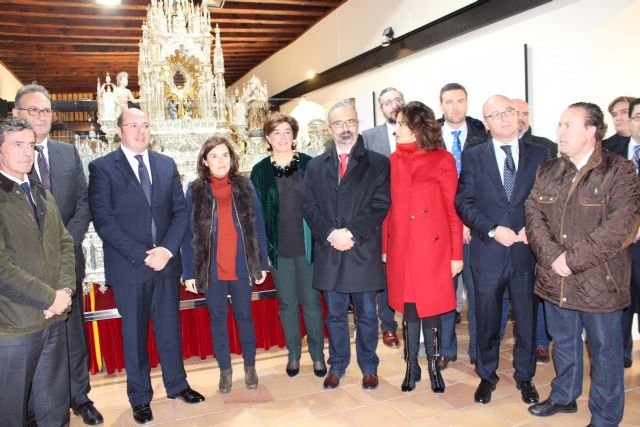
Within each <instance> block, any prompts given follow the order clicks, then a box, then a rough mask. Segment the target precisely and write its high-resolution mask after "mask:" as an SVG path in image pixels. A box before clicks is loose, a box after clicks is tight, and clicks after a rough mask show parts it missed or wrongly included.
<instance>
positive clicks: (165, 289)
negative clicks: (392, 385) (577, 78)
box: [0, 83, 640, 426]
mask: <svg viewBox="0 0 640 427" xmlns="http://www.w3.org/2000/svg"><path fill="white" fill-rule="evenodd" d="M21 91H22V92H19V95H20V94H21V95H20V96H17V97H16V109H15V110H14V116H16V117H18V118H12V119H7V120H4V121H2V122H0V190H2V191H0V198H1V199H0V201H2V205H3V208H2V211H1V213H0V215H2V223H1V224H2V232H1V233H0V236H1V239H2V240H1V241H0V259H1V260H2V263H0V264H1V265H2V266H1V267H0V308H1V309H2V310H0V313H2V314H1V317H0V325H1V327H0V362H2V363H0V379H1V380H2V382H3V384H9V385H10V387H11V388H12V389H13V390H15V391H17V392H16V393H11V396H10V398H7V399H5V398H4V397H3V399H1V400H0V413H3V414H9V415H8V417H7V418H5V421H7V422H8V425H22V424H25V423H26V422H28V421H30V420H31V421H35V422H36V423H38V424H42V425H49V424H60V425H63V424H65V423H68V418H69V411H68V408H69V407H71V408H72V409H73V410H74V412H76V413H78V414H80V415H81V416H82V417H83V421H84V422H85V423H87V424H99V423H101V422H102V421H103V420H102V416H101V414H100V413H99V412H98V411H97V409H96V408H95V407H94V406H93V403H92V402H91V401H90V400H88V397H87V392H88V391H89V384H88V377H87V379H86V381H84V382H83V385H82V390H81V391H80V392H74V387H73V383H74V381H75V380H76V378H78V377H77V376H76V374H75V373H74V372H75V370H71V367H72V365H73V364H74V363H75V364H76V365H77V366H80V368H82V369H84V371H85V374H86V346H85V344H84V342H82V346H83V348H84V359H80V361H79V362H72V360H75V359H74V358H73V357H72V351H71V345H67V341H69V343H70V342H71V340H72V336H73V337H76V338H77V335H80V336H82V331H81V325H82V319H81V313H82V308H81V307H80V306H77V304H79V302H73V309H71V308H72V301H76V300H77V298H78V297H77V296H75V297H74V294H75V295H77V294H78V292H75V291H76V289H77V288H78V287H77V284H76V279H77V281H80V280H81V279H82V272H81V271H78V272H77V274H76V272H75V271H74V265H75V266H76V267H77V266H82V265H83V262H82V261H81V252H78V253H76V254H74V250H73V249H74V244H73V242H74V241H75V242H76V248H78V244H79V242H81V239H82V235H83V234H84V232H85V231H86V228H87V225H88V222H89V217H91V219H92V220H93V223H94V227H95V229H96V231H97V233H98V234H99V236H100V237H101V239H102V241H103V247H104V262H105V272H106V279H107V281H108V283H109V285H110V286H111V287H112V289H113V293H114V296H115V301H116V306H117V308H118V311H119V313H120V315H121V316H122V334H123V346H124V355H125V363H126V369H127V394H128V397H129V401H130V403H131V407H132V413H133V418H134V420H135V421H136V422H138V423H141V424H142V423H146V422H149V421H151V420H152V419H153V414H152V411H151V406H150V402H151V400H152V397H153V388H152V385H151V381H150V376H149V375H150V367H149V360H148V351H147V328H148V323H149V320H151V321H152V324H153V330H154V335H155V339H156V343H157V348H158V354H159V357H160V362H161V368H162V378H163V382H164V386H165V390H166V392H167V397H168V398H170V399H181V400H183V401H184V402H185V403H189V404H193V403H199V402H202V401H204V400H205V397H204V396H202V395H201V394H200V393H198V392H197V391H195V390H193V389H192V388H191V387H190V385H189V383H188V382H187V379H186V373H185V370H184V364H183V361H182V354H181V346H180V342H181V337H180V320H179V315H178V304H179V296H178V291H179V285H178V284H179V282H180V278H181V277H182V279H183V281H184V285H185V286H186V289H187V291H189V292H194V293H202V294H204V296H205V298H206V301H207V305H208V309H209V314H210V320H211V332H212V337H213V347H214V352H215V356H216V359H217V361H218V364H219V369H220V377H219V384H218V389H219V391H220V393H229V392H230V391H231V389H232V385H233V370H232V364H231V357H230V348H229V335H228V329H227V317H228V309H229V301H228V297H229V296H230V297H231V307H232V310H233V314H234V316H235V319H236V321H237V324H238V331H239V335H240V342H241V346H242V358H243V364H244V383H245V386H246V388H248V389H250V390H252V389H256V388H257V387H258V382H259V379H258V373H257V371H256V367H255V365H256V338H255V331H254V325H253V320H252V316H251V293H252V290H253V286H254V285H260V284H262V283H263V282H264V280H265V278H266V275H267V272H269V271H270V272H271V275H272V277H273V280H274V283H275V286H276V289H277V296H278V301H279V310H280V312H279V313H280V320H281V323H282V327H283V331H284V334H285V342H286V346H287V350H288V361H287V365H286V367H285V371H286V373H287V374H288V375H289V376H290V377H294V376H296V375H297V374H298V373H299V372H300V363H301V362H300V360H301V358H302V338H301V330H300V310H301V311H302V318H303V319H304V327H305V329H306V334H307V345H308V351H309V355H310V358H311V362H312V365H313V372H314V374H315V375H316V376H318V377H321V378H324V383H323V385H324V388H325V389H335V388H337V387H339V386H340V381H341V378H342V377H343V375H344V374H345V372H346V370H347V368H348V366H349V364H350V360H351V352H350V348H351V340H350V337H351V336H350V332H349V321H348V318H349V317H348V313H349V311H350V306H351V307H352V309H353V318H354V321H355V326H356V329H357V334H356V339H355V347H356V359H357V364H358V367H359V369H360V371H361V372H362V383H361V384H362V387H363V389H365V390H373V389H375V388H377V387H378V384H379V378H378V365H379V358H378V356H377V354H376V349H377V345H378V341H379V331H378V317H381V318H385V317H386V318H387V320H386V321H384V320H383V322H382V323H383V326H382V328H383V342H384V343H385V344H387V345H390V346H394V345H397V344H398V339H397V336H396V327H397V326H396V324H395V322H394V321H393V319H392V318H393V315H394V313H393V311H396V312H399V313H401V314H402V326H403V328H402V329H403V337H404V339H403V341H404V346H405V348H404V357H405V361H406V374H405V376H404V379H403V381H402V384H401V385H400V387H401V389H402V390H403V391H406V392H410V391H412V390H414V389H415V388H416V383H417V382H419V381H420V380H421V377H422V370H421V368H420V363H419V348H420V342H421V335H422V336H423V340H424V342H425V348H426V354H427V372H428V375H429V378H430V386H431V389H432V391H433V392H435V393H442V392H444V391H445V382H444V379H443V377H442V374H441V370H442V369H446V367H447V365H448V363H449V362H453V361H455V360H456V358H457V348H456V340H455V310H456V290H455V287H456V282H457V278H458V277H459V276H462V277H463V280H464V285H465V287H466V289H467V295H468V301H469V313H468V315H469V328H470V338H471V342H470V346H469V356H470V359H471V362H472V364H474V365H475V368H476V372H477V374H478V376H479V377H480V380H481V381H480V383H479V385H478V388H477V390H476V392H475V395H474V399H475V401H476V402H478V403H482V404H487V403H489V402H490V401H491V396H492V392H493V390H494V389H495V387H496V384H497V383H498V381H499V379H500V378H499V377H498V375H497V374H496V371H497V368H498V362H499V348H500V337H501V328H502V319H503V317H504V316H503V300H504V296H505V292H508V296H509V300H510V304H511V307H512V314H513V316H514V317H515V320H516V322H515V348H514V368H515V370H514V380H515V383H516V387H517V388H518V389H519V390H520V392H521V396H522V400H523V401H524V402H525V403H527V404H532V406H530V407H529V412H530V413H532V414H533V415H537V416H548V415H553V414H555V413H557V412H575V411H576V408H577V407H576V399H577V398H578V396H579V395H580V394H581V382H580V380H581V379H582V336H581V333H582V330H583V328H584V329H586V332H587V339H588V343H589V346H590V348H591V357H592V375H591V376H592V387H591V392H590V397H589V407H590V409H591V412H592V420H591V423H592V424H593V425H598V426H601V425H604V426H609V425H617V424H618V423H619V422H620V420H621V418H622V414H623V409H624V387H623V379H622V371H623V358H622V356H621V354H622V347H623V344H622V343H623V333H622V323H623V320H622V310H623V309H624V308H625V307H626V306H627V305H629V281H630V275H631V264H630V258H629V254H628V251H627V248H628V247H629V246H630V245H631V244H633V243H634V242H635V241H637V239H638V226H639V224H640V179H638V162H639V161H640V156H639V155H638V153H640V149H637V148H636V147H639V146H640V145H639V143H640V123H639V122H640V103H638V102H636V101H633V102H631V104H630V106H629V113H628V114H629V117H630V118H629V120H628V121H629V123H632V128H633V129H636V128H637V129H636V131H637V134H636V133H634V134H633V135H632V138H633V140H634V141H635V142H634V145H631V144H630V143H628V146H627V147H626V149H627V151H626V153H633V154H632V155H631V156H630V157H629V156H626V153H622V154H623V156H624V157H627V158H629V159H631V160H632V162H628V161H626V160H625V159H624V158H623V156H618V155H615V154H612V153H610V152H609V151H607V150H604V149H603V148H602V142H601V141H602V138H603V136H604V133H605V130H606V125H605V124H604V117H603V113H602V111H601V110H600V109H599V107H597V106H596V105H594V104H590V103H576V104H572V105H570V106H569V107H568V108H567V110H566V111H565V112H564V113H563V114H562V117H561V118H560V121H559V126H558V138H559V149H560V153H561V154H562V156H561V157H560V158H554V157H555V153H554V152H553V149H554V148H555V146H554V145H553V144H552V143H551V144H552V146H549V142H547V141H545V140H542V139H539V138H538V139H536V138H537V137H534V136H533V135H531V132H530V129H524V126H521V125H520V124H521V123H520V122H524V121H526V124H527V126H526V127H527V128H528V118H527V116H528V106H527V105H526V103H525V102H524V101H520V100H512V99H510V98H508V97H506V96H503V95H494V96H492V97H491V98H489V99H488V100H487V101H486V102H485V103H484V105H483V108H482V113H483V122H484V123H482V122H480V121H478V120H476V119H473V118H471V117H468V116H467V115H466V107H467V92H466V89H465V88H464V87H463V86H462V85H459V84H457V83H451V84H448V85H445V86H444V87H443V88H442V90H441V93H440V101H441V108H442V111H443V118H442V119H440V120H437V119H436V116H435V113H434V111H433V110H432V109H431V108H429V107H428V106H426V105H425V104H423V103H421V102H419V101H412V102H409V103H406V104H405V101H404V97H403V95H402V93H401V92H399V91H398V90H396V89H394V88H387V89H385V90H383V91H382V92H381V93H380V95H379V98H378V101H379V104H380V109H381V111H382V112H383V115H384V116H385V119H386V122H385V123H384V124H383V125H381V126H378V127H376V128H373V129H372V130H369V131H365V132H364V133H363V134H362V135H360V133H359V120H358V115H357V112H356V110H355V108H354V106H353V105H352V104H351V103H350V102H347V101H341V102H338V103H336V104H335V105H334V106H333V107H332V108H331V109H330V110H329V113H328V124H329V129H330V131H331V134H332V137H333V143H332V144H331V145H330V146H329V147H328V149H327V150H326V152H325V153H323V154H321V155H319V156H317V157H315V158H310V157H309V156H307V155H305V154H304V153H300V152H298V151H296V149H295V140H296V136H297V133H298V124H297V122H296V120H295V119H294V118H293V117H290V116H287V115H283V114H279V113H274V114H272V115H271V116H269V117H268V119H267V120H266V122H265V123H264V127H263V134H264V138H265V140H266V143H267V144H268V146H269V150H270V151H271V154H270V156H268V157H267V158H265V159H263V160H262V161H260V162H259V163H257V164H256V165H255V166H254V168H253V170H252V172H251V176H250V178H247V177H244V176H243V175H241V174H240V173H239V159H238V156H237V154H236V153H235V152H234V149H233V146H232V144H230V142H229V141H228V140H226V139H225V138H220V137H212V138H210V139H208V140H207V141H206V142H205V143H204V144H203V146H202V148H201V150H200V152H199V154H198V158H197V178H196V179H195V180H194V181H193V182H192V183H190V184H189V186H188V190H187V193H186V196H185V195H184V194H183V191H182V185H181V183H180V179H179V175H178V171H177V168H176V165H175V163H174V161H173V160H172V159H170V158H169V157H167V156H165V155H163V154H160V153H157V152H154V151H152V150H150V149H149V144H150V122H149V119H148V117H147V115H146V114H145V113H144V112H143V111H141V110H139V109H135V108H132V109H127V110H125V111H123V112H122V114H121V115H120V116H119V117H118V120H117V126H118V130H117V132H118V135H119V136H120V139H121V146H120V148H119V149H117V150H115V151H114V152H112V153H109V154H107V155H105V156H103V157H101V158H99V159H96V160H94V161H93V162H91V164H90V165H89V171H90V179H89V185H88V191H87V185H86V180H85V177H84V173H83V172H82V168H81V165H80V166H78V162H79V157H78V156H77V151H75V152H74V150H73V147H72V146H69V153H67V156H66V160H65V161H70V159H75V161H74V162H71V163H68V164H66V165H65V166H64V170H65V172H63V173H62V174H60V175H57V174H55V173H52V171H53V170H54V167H59V166H60V164H62V163H63V160H54V159H56V157H55V155H54V153H55V151H54V150H57V149H58V148H57V145H56V144H54V143H52V141H51V140H49V141H48V145H47V144H46V135H47V134H48V132H49V130H50V126H51V104H50V98H49V96H48V93H47V92H46V90H45V89H44V88H42V87H41V86H37V85H29V86H27V87H25V88H23V89H21ZM27 95H28V96H27ZM525 110H526V111H525ZM525 113H526V114H525ZM20 117H22V118H24V119H27V120H21V119H20ZM46 119H48V127H47V126H44V127H43V128H42V129H40V128H39V126H41V127H42V126H43V123H41V122H46ZM525 119H526V120H525ZM44 125H46V123H44ZM45 128H46V129H45ZM485 129H486V130H485ZM45 130H46V132H44V131H45ZM43 132H44V135H45V138H44V141H45V146H48V153H47V152H45V156H44V157H43V158H42V160H41V158H40V156H41V154H42V148H40V149H39V148H38V146H39V145H41V144H42V141H43V138H42V137H41V136H42V134H43ZM527 132H528V135H527ZM621 150H622V149H621ZM36 152H37V153H38V155H37V161H36ZM54 162H55V163H54ZM58 162H60V164H59V163H58ZM34 163H35V165H36V166H35V167H34ZM66 175H69V176H73V177H74V180H75V181H74V184H73V185H76V186H77V188H76V189H75V190H74V192H73V193H74V196H73V197H71V198H72V199H73V201H71V200H69V198H68V197H65V196H64V195H63V194H64V192H63V190H61V187H60V186H61V183H62V182H63V178H62V176H66ZM64 186H65V187H64V188H65V190H64V191H71V189H73V188H75V187H73V186H72V184H71V181H68V182H66V183H65V184H64ZM52 193H53V194H52ZM59 194H60V195H59ZM52 195H53V197H51V196H52ZM56 205H58V206H56ZM68 206H74V208H73V209H71V212H74V211H75V216H74V215H72V214H65V213H64V212H66V211H65V209H67V208H66V207H68ZM5 207H6V208H5ZM58 211H59V212H60V213H58ZM89 213H90V215H89ZM60 214H62V217H61V216H60ZM69 216H70V217H71V218H72V219H68V220H65V217H69ZM63 224H64V226H63ZM67 230H68V231H67ZM69 233H70V234H69ZM74 258H75V260H74ZM74 261H75V263H74ZM74 278H76V279H74ZM534 295H537V296H539V297H540V298H541V299H542V300H544V303H543V304H542V305H540V307H538V303H537V302H536V300H535V299H534ZM321 296H323V297H324V302H325V305H326V316H325V324H326V327H327V332H328V336H329V351H328V353H329V358H328V360H326V361H325V354H324V328H323V306H322V302H321V299H322V298H321ZM542 307H544V308H542ZM69 310H71V314H70V316H73V315H74V313H75V314H77V315H78V317H79V320H78V321H77V322H76V323H74V324H73V325H74V327H75V328H76V329H77V328H78V327H79V328H80V332H72V330H71V328H72V324H71V320H70V319H69V320H66V321H65V319H66V316H67V313H68V312H69ZM541 311H544V313H545V314H546V319H547V326H546V329H548V331H549V334H550V335H551V337H552V339H553V341H554V351H553V355H554V362H555V365H556V372H557V376H556V378H554V380H553V381H552V383H551V394H550V396H549V398H548V399H546V400H544V401H543V402H539V396H538V392H537V390H536V388H535V386H534V384H533V382H532V379H533V377H534V375H535V367H536V341H535V337H536V330H537V329H538V327H539V320H538V319H539V316H538V314H539V312H541ZM384 313H386V314H384ZM389 313H390V316H389ZM389 317H391V319H388V318H389ZM63 325H66V333H65V330H64V327H63ZM61 328H62V329H61ZM543 329H544V328H543ZM547 345H548V344H547ZM26 356H28V357H26ZM25 357H26V359H27V360H26V361H25V360H24V359H25ZM82 369H80V370H82ZM76 370H77V369H76ZM78 375H80V374H78ZM70 379H71V386H70ZM67 390H71V393H69V392H68V391H67ZM45 393H46V394H47V395H48V396H54V397H55V399H44V398H42V396H44V394H45ZM17 408H22V409H17Z"/></svg>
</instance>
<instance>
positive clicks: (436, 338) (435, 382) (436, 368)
mask: <svg viewBox="0 0 640 427" xmlns="http://www.w3.org/2000/svg"><path fill="white" fill-rule="evenodd" d="M431 332H432V333H433V355H431V357H429V379H430V380H431V390H432V391H433V392H434V393H444V389H445V384H444V379H443V378H442V374H441V373H440V365H439V364H438V360H439V359H440V330H439V328H431Z"/></svg>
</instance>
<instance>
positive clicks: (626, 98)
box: [607, 96, 635, 114]
mask: <svg viewBox="0 0 640 427" xmlns="http://www.w3.org/2000/svg"><path fill="white" fill-rule="evenodd" d="M634 99H635V98H634V97H632V96H618V97H616V98H615V99H614V100H613V101H611V102H610V103H609V106H608V107H607V110H608V111H609V114H613V107H615V106H616V104H617V103H618V102H626V103H627V104H631V101H633V100H634Z"/></svg>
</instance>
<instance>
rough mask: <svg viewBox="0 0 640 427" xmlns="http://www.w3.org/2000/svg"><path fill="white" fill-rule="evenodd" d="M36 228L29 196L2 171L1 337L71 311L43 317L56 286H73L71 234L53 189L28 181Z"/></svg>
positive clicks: (44, 325)
mask: <svg viewBox="0 0 640 427" xmlns="http://www.w3.org/2000/svg"><path fill="white" fill-rule="evenodd" d="M30 184H31V188H32V192H33V195H34V199H35V200H36V206H37V208H38V215H39V217H40V221H41V223H42V224H43V227H42V232H41V231H40V229H39V228H38V225H37V224H36V222H35V220H34V218H33V211H32V209H31V206H30V205H29V202H28V201H27V198H26V197H25V195H24V193H23V192H22V190H21V189H20V186H19V185H18V184H16V183H15V182H14V181H12V180H10V179H8V178H7V177H6V176H4V175H3V174H0V339H3V338H5V339H6V338H14V337H18V336H22V335H27V334H31V333H33V332H37V331H40V330H43V329H45V328H47V327H48V326H49V325H50V324H52V323H53V322H56V321H59V320H64V319H66V317H67V315H66V314H63V315H61V316H53V317H52V318H50V319H47V320H45V318H44V310H46V309H48V308H49V307H51V305H52V304H53V301H54V300H55V291H56V289H62V288H65V287H70V288H71V289H74V288H75V283H76V280H75V255H74V252H73V240H72V238H71V236H70V235H69V233H68V232H67V229H66V228H65V226H64V224H63V223H62V220H61V219H60V213H59V212H58V208H57V207H56V204H55V201H54V199H53V195H52V194H51V193H49V192H47V191H45V189H44V188H43V187H42V186H41V185H40V184H39V183H38V182H35V181H30Z"/></svg>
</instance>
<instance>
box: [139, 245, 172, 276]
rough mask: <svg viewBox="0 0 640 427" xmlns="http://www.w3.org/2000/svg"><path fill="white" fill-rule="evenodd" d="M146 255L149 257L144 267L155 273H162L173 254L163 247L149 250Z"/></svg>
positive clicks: (145, 260)
mask: <svg viewBox="0 0 640 427" xmlns="http://www.w3.org/2000/svg"><path fill="white" fill-rule="evenodd" d="M146 253H147V257H146V258H145V259H144V265H146V266H147V267H149V268H151V269H152V270H154V271H162V269H163V268H164V267H165V266H166V265H167V263H168V262H169V260H170V259H171V252H169V250H168V249H166V248H163V247H162V246H157V247H155V248H153V249H149V250H148V251H147V252H146Z"/></svg>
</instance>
